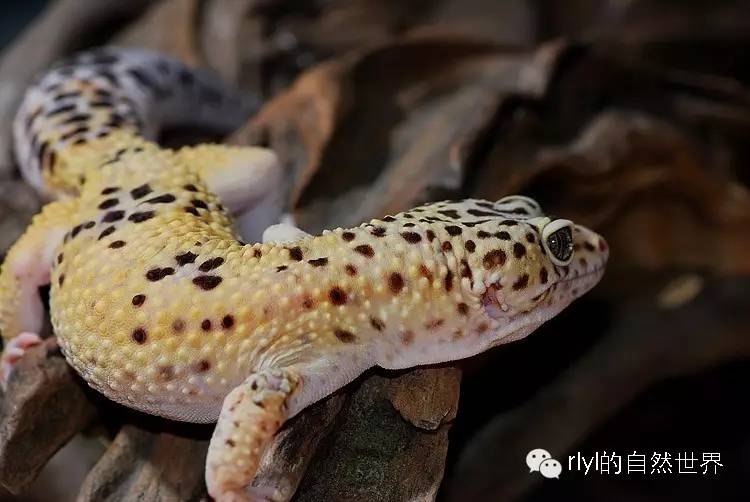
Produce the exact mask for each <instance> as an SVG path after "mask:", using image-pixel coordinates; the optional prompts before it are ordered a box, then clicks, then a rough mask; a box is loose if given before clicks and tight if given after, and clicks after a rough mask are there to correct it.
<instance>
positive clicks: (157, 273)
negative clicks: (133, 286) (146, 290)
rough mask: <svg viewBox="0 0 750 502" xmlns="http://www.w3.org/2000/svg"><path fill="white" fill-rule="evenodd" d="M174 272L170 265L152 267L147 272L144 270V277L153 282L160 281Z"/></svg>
mask: <svg viewBox="0 0 750 502" xmlns="http://www.w3.org/2000/svg"><path fill="white" fill-rule="evenodd" d="M172 274H174V269H173V268H172V267H166V268H152V269H151V270H149V271H148V272H146V279H148V280H149V281H152V282H155V281H160V280H162V279H164V278H165V277H166V276H168V275H172Z"/></svg>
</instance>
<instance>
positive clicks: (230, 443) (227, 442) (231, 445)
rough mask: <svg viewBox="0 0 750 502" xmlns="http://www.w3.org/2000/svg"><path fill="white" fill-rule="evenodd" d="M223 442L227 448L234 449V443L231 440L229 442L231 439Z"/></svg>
mask: <svg viewBox="0 0 750 502" xmlns="http://www.w3.org/2000/svg"><path fill="white" fill-rule="evenodd" d="M224 442H225V443H226V445H227V446H229V447H230V448H234V441H233V440H231V439H227V440H226V441H224Z"/></svg>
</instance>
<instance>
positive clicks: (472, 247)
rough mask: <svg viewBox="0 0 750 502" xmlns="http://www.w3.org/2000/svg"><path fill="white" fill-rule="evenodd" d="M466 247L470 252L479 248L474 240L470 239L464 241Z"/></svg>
mask: <svg viewBox="0 0 750 502" xmlns="http://www.w3.org/2000/svg"><path fill="white" fill-rule="evenodd" d="M464 247H465V248H466V250H467V251H468V252H469V253H473V252H474V251H476V249H477V245H476V244H474V241H472V240H468V241H466V242H465V243H464Z"/></svg>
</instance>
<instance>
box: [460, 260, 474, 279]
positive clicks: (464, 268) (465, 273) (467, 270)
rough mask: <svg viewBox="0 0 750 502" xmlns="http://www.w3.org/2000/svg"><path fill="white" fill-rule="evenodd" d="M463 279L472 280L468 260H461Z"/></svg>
mask: <svg viewBox="0 0 750 502" xmlns="http://www.w3.org/2000/svg"><path fill="white" fill-rule="evenodd" d="M461 277H468V278H469V279H471V278H472V274H471V267H470V266H469V262H468V261H466V260H461Z"/></svg>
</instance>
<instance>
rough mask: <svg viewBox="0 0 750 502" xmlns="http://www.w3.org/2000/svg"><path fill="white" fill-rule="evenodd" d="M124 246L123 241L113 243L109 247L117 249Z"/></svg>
mask: <svg viewBox="0 0 750 502" xmlns="http://www.w3.org/2000/svg"><path fill="white" fill-rule="evenodd" d="M124 246H125V241H114V242H113V243H112V244H110V245H109V247H110V248H112V249H119V248H121V247H124Z"/></svg>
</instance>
